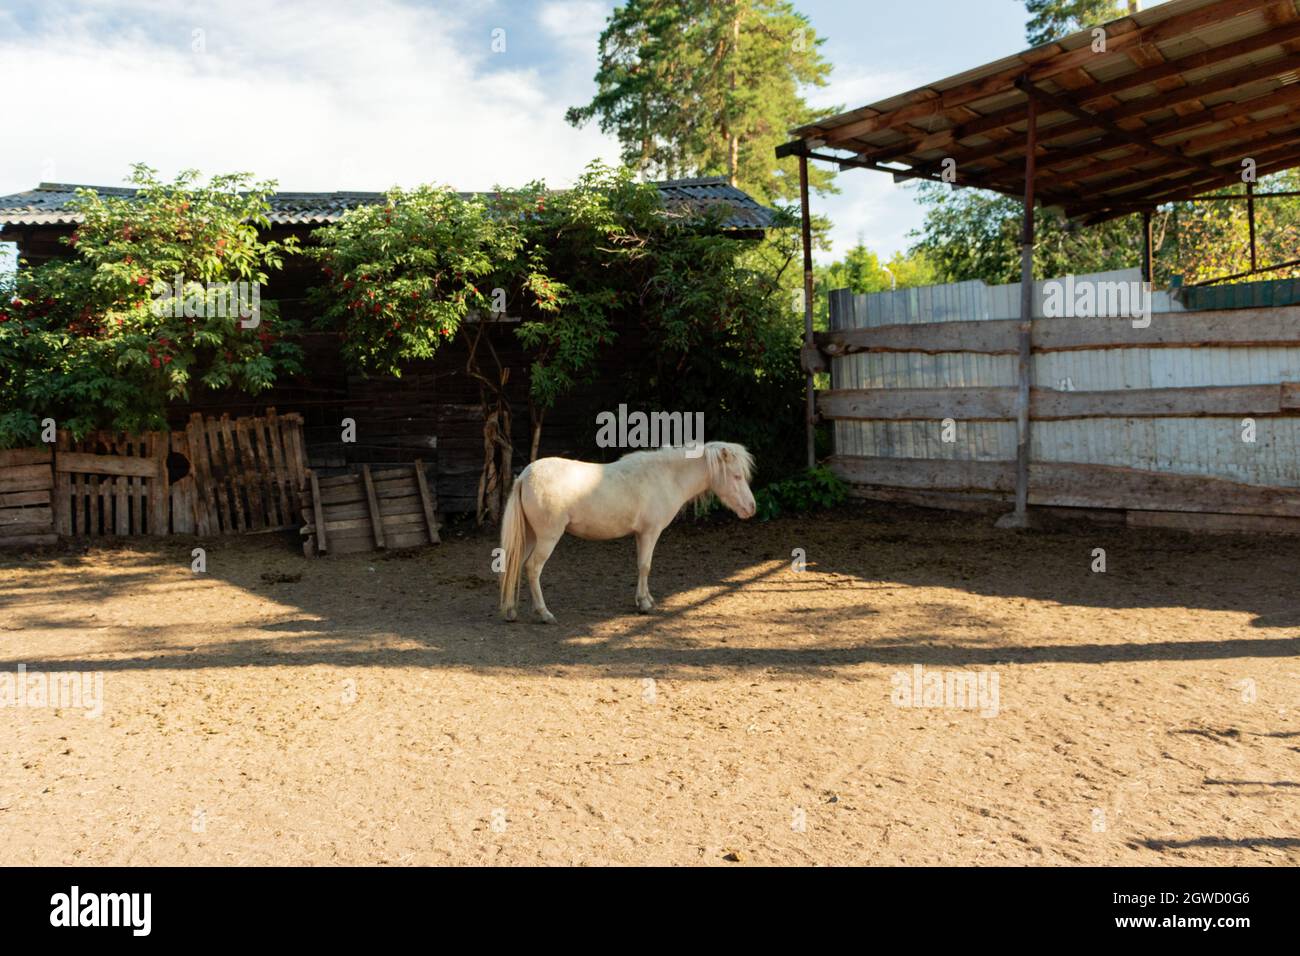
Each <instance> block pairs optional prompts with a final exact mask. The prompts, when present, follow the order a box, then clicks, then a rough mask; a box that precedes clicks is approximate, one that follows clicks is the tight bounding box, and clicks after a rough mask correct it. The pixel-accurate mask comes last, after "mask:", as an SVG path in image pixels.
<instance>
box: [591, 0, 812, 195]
mask: <svg viewBox="0 0 1300 956" xmlns="http://www.w3.org/2000/svg"><path fill="white" fill-rule="evenodd" d="M822 42H823V41H822V40H821V39H820V38H818V37H817V35H816V33H815V31H814V30H813V28H812V25H811V23H810V22H809V21H808V18H807V17H805V16H804V15H803V14H800V13H798V12H796V11H795V9H794V7H793V5H792V4H791V3H790V2H789V0H721V2H719V0H627V2H625V3H624V4H622V5H621V6H619V7H617V8H616V9H615V10H614V12H613V14H611V16H610V18H609V21H608V22H607V25H606V27H605V30H604V32H603V33H602V34H601V37H600V52H599V66H598V68H597V71H596V87H597V89H596V95H595V96H594V97H593V98H592V100H591V102H590V103H588V104H586V105H585V106H580V107H573V108H571V109H569V111H568V112H567V114H566V118H567V119H568V121H569V122H570V123H571V124H573V125H575V126H581V125H583V124H585V123H587V122H590V121H591V120H593V119H596V120H598V121H599V123H600V128H601V129H602V130H604V131H606V132H610V133H614V134H615V135H617V136H618V139H619V142H620V143H621V144H622V148H623V154H622V158H623V161H624V162H625V163H626V164H627V165H629V166H632V167H633V168H634V169H636V170H637V171H638V172H640V173H641V174H642V175H643V176H660V175H662V176H667V177H670V178H672V177H679V176H684V175H706V176H725V177H726V178H727V179H728V180H729V181H730V182H731V183H732V184H733V185H735V186H738V187H739V188H741V189H744V190H745V191H746V192H748V193H749V194H750V195H752V196H753V197H754V198H755V199H757V200H759V201H760V202H764V203H773V202H776V201H778V200H785V201H790V200H793V199H795V198H796V197H797V196H798V194H799V182H798V167H797V160H795V159H793V158H786V159H784V160H780V161H778V160H777V159H776V158H775V156H774V155H773V151H774V150H775V148H776V146H777V145H779V144H780V143H782V142H784V141H785V140H786V139H787V138H788V135H787V134H788V130H789V129H790V128H791V127H793V126H798V125H801V124H803V123H807V122H811V121H812V120H813V119H815V118H816V117H817V116H818V115H820V114H823V113H825V112H827V111H814V110H813V109H811V108H810V107H809V106H808V105H807V103H806V102H805V100H804V98H803V97H802V95H800V92H799V91H800V88H801V87H803V86H808V85H815V86H824V85H825V84H826V82H827V77H828V76H829V74H830V65H829V64H828V63H827V62H826V61H825V60H824V59H823V58H822V56H821V54H820V52H819V50H818V48H819V47H820V45H821V44H822ZM832 112H833V111H832ZM809 175H810V183H811V185H812V187H813V188H814V189H816V190H818V191H833V188H834V187H833V186H832V180H833V177H834V174H833V173H832V172H831V171H829V170H825V169H820V168H818V169H810V170H809Z"/></svg>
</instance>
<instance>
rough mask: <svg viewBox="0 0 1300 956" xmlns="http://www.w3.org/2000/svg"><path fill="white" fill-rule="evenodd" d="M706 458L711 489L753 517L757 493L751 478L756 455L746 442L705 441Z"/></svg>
mask: <svg viewBox="0 0 1300 956" xmlns="http://www.w3.org/2000/svg"><path fill="white" fill-rule="evenodd" d="M704 460H705V462H706V463H707V464H708V466H709V491H711V492H712V493H713V494H715V495H717V496H718V497H719V498H720V499H721V500H722V503H723V504H724V505H726V506H727V507H728V508H730V509H731V510H732V511H734V512H735V513H736V514H737V515H739V516H740V517H742V518H752V517H754V512H755V510H757V509H756V506H755V505H754V493H753V492H752V491H750V490H749V479H750V478H752V477H753V475H754V456H753V455H751V454H750V453H749V452H748V451H747V450H746V448H745V446H744V445H735V444H732V443H731V442H725V441H711V442H706V443H705V445H704Z"/></svg>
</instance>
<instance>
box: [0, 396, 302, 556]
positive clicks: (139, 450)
mask: <svg viewBox="0 0 1300 956" xmlns="http://www.w3.org/2000/svg"><path fill="white" fill-rule="evenodd" d="M38 459H39V460H38ZM37 472H40V474H37ZM173 474H175V475H176V477H175V479H173V478H172V475H173ZM306 483H307V454H306V445H305V442H304V440H303V434H302V417H301V416H299V415H296V414H289V415H276V413H275V409H268V410H267V414H266V415H264V416H261V417H256V418H238V419H231V418H230V417H229V416H226V415H223V416H222V417H221V418H211V419H204V418H203V417H202V416H201V415H198V414H196V415H193V416H191V418H190V421H189V424H188V425H187V426H186V428H185V430H184V431H175V432H163V431H155V432H146V433H144V434H141V435H125V434H121V433H112V432H95V433H92V434H89V435H86V436H84V437H82V438H80V439H77V440H74V439H73V438H72V437H71V435H69V434H68V433H66V432H60V433H58V435H57V440H56V445H55V449H54V452H53V454H52V455H51V452H50V449H49V448H32V449H16V450H13V451H9V452H0V546H3V544H4V541H5V540H8V539H7V538H5V535H4V530H5V529H7V528H10V527H12V528H14V529H19V530H21V531H22V534H21V536H20V535H19V534H18V532H17V530H16V531H15V533H14V535H13V536H12V537H13V538H14V539H15V541H14V543H23V544H35V543H52V536H53V535H54V534H58V535H64V536H74V535H78V536H87V537H101V536H106V535H114V536H127V537H129V536H136V535H165V534H196V533H197V534H201V535H216V534H238V533H244V532H250V531H274V530H282V529H292V528H297V527H298V525H299V515H300V513H301V511H302V507H303V501H304V488H305V486H306ZM38 498H40V499H42V500H40V501H38V500H37V499H38ZM19 509H21V512H20V511H19ZM42 509H43V510H42ZM45 518H48V519H49V527H48V528H46V527H44V526H38V522H39V521H40V520H43V519H45ZM19 537H21V538H23V539H25V540H22V541H18V540H17V539H18V538H19ZM37 538H40V539H41V540H39V541H38V540H36V539H37ZM47 538H48V539H49V540H48V541H47V540H46V539H47Z"/></svg>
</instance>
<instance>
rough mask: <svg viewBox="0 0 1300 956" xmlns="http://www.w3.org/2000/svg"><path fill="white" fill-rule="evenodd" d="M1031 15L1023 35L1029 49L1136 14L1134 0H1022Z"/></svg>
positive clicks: (1136, 6) (1136, 4) (1135, 0)
mask: <svg viewBox="0 0 1300 956" xmlns="http://www.w3.org/2000/svg"><path fill="white" fill-rule="evenodd" d="M1025 8H1026V9H1027V10H1028V12H1029V14H1030V19H1029V23H1028V24H1026V26H1025V36H1026V37H1027V38H1028V40H1029V42H1030V44H1031V45H1032V46H1039V45H1040V44H1043V43H1051V42H1052V41H1053V40H1058V39H1060V38H1061V37H1063V36H1068V35H1069V34H1071V33H1075V32H1076V31H1078V30H1085V29H1087V28H1088V27H1094V26H1097V25H1099V24H1102V23H1108V22H1110V21H1111V20H1114V19H1116V18H1118V17H1122V16H1124V14H1125V13H1136V12H1137V10H1138V2H1137V0H1025Z"/></svg>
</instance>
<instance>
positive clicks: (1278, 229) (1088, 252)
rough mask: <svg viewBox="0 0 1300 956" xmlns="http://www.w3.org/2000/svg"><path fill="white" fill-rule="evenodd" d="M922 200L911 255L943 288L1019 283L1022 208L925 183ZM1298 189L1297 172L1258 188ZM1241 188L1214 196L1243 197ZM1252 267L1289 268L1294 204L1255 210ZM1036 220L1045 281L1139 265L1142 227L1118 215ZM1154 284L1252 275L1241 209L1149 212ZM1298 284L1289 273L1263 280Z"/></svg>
mask: <svg viewBox="0 0 1300 956" xmlns="http://www.w3.org/2000/svg"><path fill="white" fill-rule="evenodd" d="M918 188H919V190H920V192H919V200H920V202H921V203H922V204H924V205H925V206H926V215H925V222H924V224H923V225H922V227H921V229H920V230H919V231H918V232H917V233H915V234H914V235H915V236H916V238H917V240H918V241H917V243H916V245H915V246H913V251H915V252H918V253H922V254H923V255H924V256H925V258H926V259H927V260H928V261H929V262H931V263H932V264H933V265H934V267H935V269H936V271H937V274H938V276H939V279H940V281H943V282H960V281H964V280H967V279H982V280H983V281H985V282H987V283H989V284H990V285H996V284H1002V283H1008V282H1019V281H1020V229H1021V224H1022V221H1023V212H1022V205H1021V203H1020V201H1019V200H1017V199H1014V198H1012V197H1010V196H1002V195H998V194H995V193H990V192H985V191H981V190H974V189H961V190H955V191H950V190H949V189H948V188H947V187H942V186H938V185H930V184H924V185H921V186H920V187H918ZM1298 188H1300V170H1288V171H1286V172H1283V173H1278V174H1275V175H1273V176H1270V177H1268V178H1266V179H1264V180H1261V181H1260V183H1259V185H1258V186H1257V189H1258V191H1259V192H1261V193H1266V192H1288V191H1294V190H1296V189H1298ZM1240 192H1241V186H1239V185H1238V186H1234V187H1230V188H1228V189H1223V190H1218V191H1217V194H1223V193H1238V194H1239V193H1240ZM1256 207H1257V208H1256V226H1257V233H1258V241H1257V245H1258V249H1259V264H1260V265H1261V266H1267V265H1273V264H1276V263H1280V262H1287V261H1290V260H1292V259H1294V258H1296V253H1295V250H1296V249H1297V248H1300V200H1297V199H1295V198H1282V199H1273V200H1267V201H1265V200H1261V201H1260V202H1258V203H1257V204H1256ZM1035 216H1036V220H1035V221H1036V226H1037V234H1036V242H1035V246H1034V272H1035V275H1038V276H1040V277H1042V276H1064V275H1069V274H1073V275H1083V274H1086V273H1090V272H1108V271H1111V270H1114V269H1132V268H1136V267H1137V266H1139V265H1141V262H1142V220H1141V217H1140V216H1138V215H1132V216H1124V217H1121V218H1119V219H1113V220H1111V221H1110V222H1106V223H1101V224H1100V225H1095V226H1082V225H1080V224H1079V223H1077V222H1070V221H1067V220H1066V219H1064V218H1063V217H1062V216H1061V214H1060V213H1059V211H1056V210H1053V209H1042V208H1039V209H1038V210H1036V212H1035ZM1153 224H1154V227H1155V253H1156V258H1155V265H1156V283H1157V285H1168V284H1169V283H1171V282H1172V281H1173V278H1174V277H1175V276H1179V277H1181V278H1182V281H1184V282H1185V283H1187V284H1191V283H1195V282H1201V281H1205V280H1208V279H1215V278H1220V277H1222V276H1225V275H1230V274H1234V273H1237V272H1243V271H1245V270H1246V269H1248V268H1249V266H1250V239H1249V226H1248V223H1247V211H1246V204H1245V203H1244V202H1212V201H1203V202H1195V203H1192V202H1182V203H1173V204H1169V205H1166V206H1164V207H1162V208H1160V209H1159V210H1157V211H1156V214H1155V218H1154V221H1153ZM1291 275H1300V269H1296V268H1292V269H1287V270H1280V271H1278V272H1276V273H1269V274H1267V275H1265V276H1262V278H1287V277H1289V276H1291Z"/></svg>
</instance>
